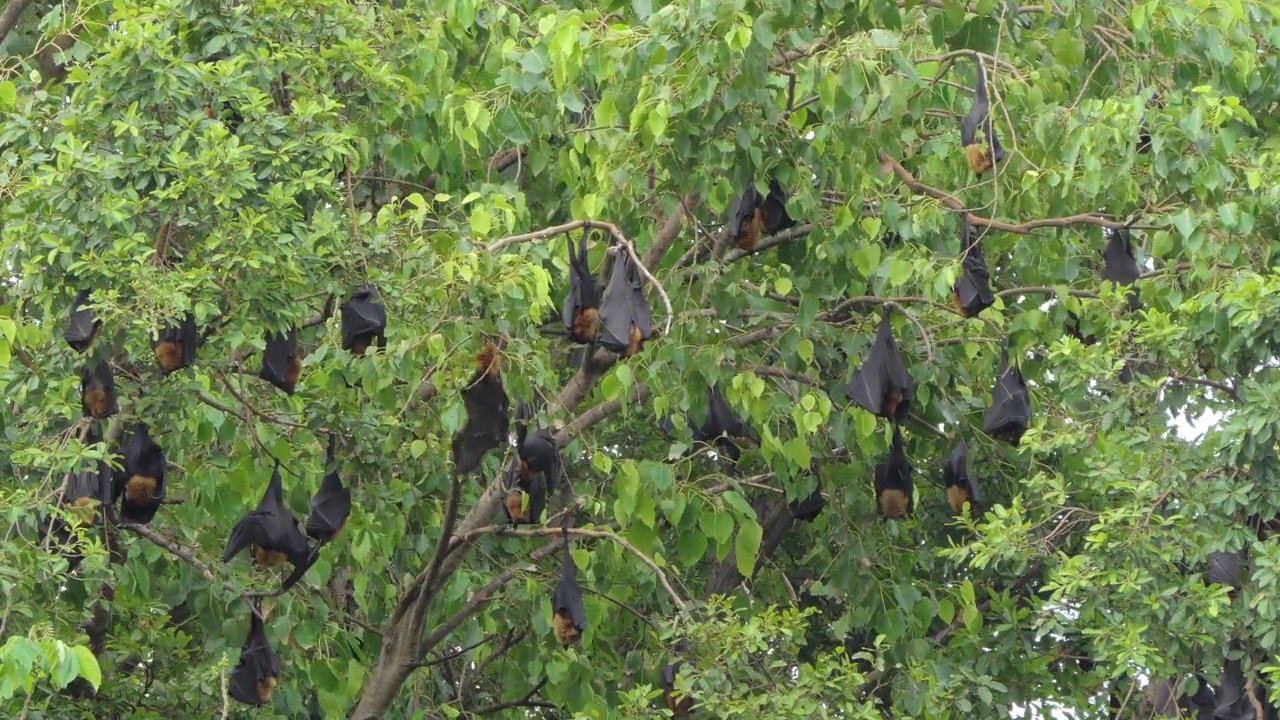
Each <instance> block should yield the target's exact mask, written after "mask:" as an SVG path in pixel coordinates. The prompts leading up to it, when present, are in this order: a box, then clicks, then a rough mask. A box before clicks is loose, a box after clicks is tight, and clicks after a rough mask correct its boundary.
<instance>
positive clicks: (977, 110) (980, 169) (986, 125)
mask: <svg viewBox="0 0 1280 720" xmlns="http://www.w3.org/2000/svg"><path fill="white" fill-rule="evenodd" d="M974 66H975V67H976V69H977V73H978V82H977V85H975V86H974V89H973V107H971V108H970V109H969V114H968V115H965V116H964V118H963V119H962V120H961V121H960V142H961V143H962V144H963V145H964V155H965V157H966V158H967V159H968V160H969V167H970V168H972V170H973V172H974V173H975V174H976V175H977V176H978V177H982V175H983V173H985V172H986V171H988V170H990V169H991V168H993V167H995V164H996V163H998V162H1002V161H1003V160H1004V149H1003V148H1001V147H1000V139H999V138H997V137H996V128H995V124H994V123H993V122H991V100H990V98H988V97H987V73H986V71H985V70H984V69H983V68H982V63H981V62H975V63H974ZM979 132H981V133H982V137H981V138H979V137H978V133H979ZM984 140H985V141H986V142H987V144H988V145H989V146H990V147H988V148H986V149H984V148H983V147H982V142H983V141H984Z"/></svg>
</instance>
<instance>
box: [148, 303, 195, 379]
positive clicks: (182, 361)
mask: <svg viewBox="0 0 1280 720" xmlns="http://www.w3.org/2000/svg"><path fill="white" fill-rule="evenodd" d="M199 344H200V334H199V332H198V331H197V329H196V316H195V315H193V314H192V313H187V314H186V315H185V316H184V317H183V318H182V322H180V323H178V324H177V325H173V326H170V327H167V328H165V329H164V330H162V331H160V335H159V337H157V338H156V342H155V345H154V347H153V348H152V349H153V350H154V351H155V354H156V362H157V363H159V365H160V369H161V370H163V371H164V374H165V375H168V374H170V373H173V372H177V371H178V370H181V369H182V368H185V367H190V366H191V365H193V364H195V361H196V347H197V346H198V345H199Z"/></svg>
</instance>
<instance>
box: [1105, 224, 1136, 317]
mask: <svg viewBox="0 0 1280 720" xmlns="http://www.w3.org/2000/svg"><path fill="white" fill-rule="evenodd" d="M1104 232H1105V233H1106V234H1107V235H1108V240H1107V247H1106V248H1105V249H1104V250H1103V251H1102V279H1103V280H1109V281H1111V282H1112V283H1115V284H1116V285H1133V283H1134V282H1136V281H1137V279H1138V275H1139V274H1140V273H1139V272H1138V262H1137V260H1135V259H1134V257H1133V237H1132V235H1130V233H1129V228H1120V229H1118V230H1111V229H1110V228H1108V230H1107V231H1104ZM1140 307H1142V301H1141V300H1139V299H1138V289H1137V288H1131V289H1130V290H1129V310H1130V311H1133V310H1137V309H1138V308H1140Z"/></svg>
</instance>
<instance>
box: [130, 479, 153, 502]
mask: <svg viewBox="0 0 1280 720" xmlns="http://www.w3.org/2000/svg"><path fill="white" fill-rule="evenodd" d="M158 484H159V483H157V482H156V479H155V478H153V477H147V476H146V475H134V476H133V477H131V478H129V482H128V483H126V484H125V486H124V494H125V497H127V498H129V502H131V503H133V504H134V505H146V504H148V503H150V502H151V501H152V500H154V499H155V496H156V486H157V485H158Z"/></svg>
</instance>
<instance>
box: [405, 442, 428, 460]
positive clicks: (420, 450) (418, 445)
mask: <svg viewBox="0 0 1280 720" xmlns="http://www.w3.org/2000/svg"><path fill="white" fill-rule="evenodd" d="M426 452H427V443H426V441H425V440H414V441H413V442H411V443H409V454H410V455H412V456H413V457H414V459H415V460H416V459H418V458H420V457H422V456H423V455H425V454H426Z"/></svg>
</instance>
